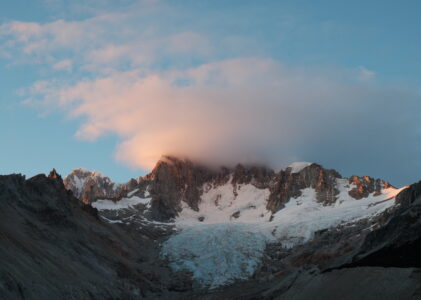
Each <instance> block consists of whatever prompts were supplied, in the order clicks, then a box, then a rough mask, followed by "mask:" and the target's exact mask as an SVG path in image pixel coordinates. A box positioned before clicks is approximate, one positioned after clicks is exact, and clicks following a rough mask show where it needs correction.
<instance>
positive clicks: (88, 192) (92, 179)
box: [64, 169, 138, 204]
mask: <svg viewBox="0 0 421 300" xmlns="http://www.w3.org/2000/svg"><path fill="white" fill-rule="evenodd" d="M64 185H65V186H66V188H67V189H68V190H71V191H72V192H73V194H74V195H75V196H76V197H77V198H79V199H80V200H81V201H82V202H83V203H85V204H89V203H92V202H94V201H96V200H98V199H110V200H116V201H117V200H119V199H121V198H122V197H124V196H126V195H127V192H128V191H131V190H133V189H135V188H137V186H138V181H136V180H135V179H132V180H130V181H129V182H128V183H126V184H119V183H115V182H112V181H111V179H110V178H109V177H107V176H105V175H103V174H101V173H100V172H97V171H89V170H85V169H76V170H73V171H72V172H71V173H70V174H69V175H67V176H66V177H65V178H64Z"/></svg>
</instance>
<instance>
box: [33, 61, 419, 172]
mask: <svg viewBox="0 0 421 300" xmlns="http://www.w3.org/2000/svg"><path fill="white" fill-rule="evenodd" d="M344 76H345V75H344ZM180 83H182V84H180ZM36 92H37V93H39V94H40V95H41V97H43V96H45V95H49V98H43V100H42V101H44V105H46V106H49V107H51V105H59V106H60V107H61V108H62V109H64V110H65V111H67V112H69V114H70V115H71V116H72V117H82V120H85V121H84V122H83V124H82V126H81V127H80V129H79V131H78V132H77V136H78V137H80V138H82V139H87V140H95V139H97V138H99V137H100V136H103V135H106V134H109V133H112V134H117V135H118V136H119V137H120V138H121V143H120V145H119V146H118V148H117V152H116V158H117V159H118V160H119V161H121V162H123V163H125V164H127V165H129V166H134V167H140V168H146V169H149V168H151V167H153V165H154V164H155V163H156V161H157V160H158V159H159V157H160V156H161V155H162V154H173V155H178V156H185V157H189V158H191V159H194V160H197V161H201V162H204V163H208V164H212V165H214V164H225V165H227V164H228V165H230V164H233V163H237V162H265V163H270V164H272V165H275V166H285V164H286V163H288V162H291V161H292V160H295V159H307V158H314V159H317V160H318V161H320V160H324V159H326V156H327V155H330V156H331V157H330V159H332V158H333V157H332V156H335V157H336V158H337V159H338V158H340V159H351V158H352V157H353V158H352V159H357V160H361V161H364V162H367V160H368V159H367V157H370V159H371V160H372V161H374V162H377V163H378V162H381V161H382V160H383V163H384V159H385V157H383V158H382V159H378V158H379V157H381V156H382V154H381V153H385V152H388V153H389V154H391V153H393V151H394V149H393V146H391V144H392V143H396V142H399V141H400V140H401V139H403V140H405V142H407V139H409V138H411V136H412V138H413V137H414V133H413V132H408V130H407V129H408V125H409V124H408V120H407V119H406V118H407V117H408V115H407V113H402V114H400V113H399V111H401V112H408V111H410V108H411V105H414V103H415V101H416V98H413V97H412V96H411V95H409V94H406V93H405V92H402V91H397V90H384V89H379V88H376V87H375V86H371V87H367V85H366V84H359V83H358V82H354V83H347V82H345V81H343V80H336V79H335V78H331V77H329V75H328V74H327V75H326V74H322V73H316V71H310V70H302V69H292V68H286V67H283V66H282V65H281V64H279V63H278V62H276V61H274V60H271V59H260V58H241V59H231V60H224V61H218V62H214V63H207V64H203V65H200V66H198V67H195V68H190V69H187V70H184V71H180V70H178V71H167V72H158V73H149V72H148V73H144V72H142V71H141V70H131V71H129V72H119V73H115V74H113V75H110V76H106V77H103V78H98V79H94V80H86V81H81V82H79V83H77V84H75V85H73V86H68V87H63V86H58V87H57V86H56V87H52V86H49V85H48V84H47V85H46V84H45V83H43V84H38V85H36ZM396 99H401V102H397V101H396ZM410 115H412V114H411V113H410ZM412 117H414V116H412ZM391 118H393V120H394V122H391ZM356 149H359V150H356Z"/></svg>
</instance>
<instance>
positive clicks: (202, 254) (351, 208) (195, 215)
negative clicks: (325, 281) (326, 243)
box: [162, 164, 401, 288]
mask: <svg viewBox="0 0 421 300" xmlns="http://www.w3.org/2000/svg"><path fill="white" fill-rule="evenodd" d="M304 167H305V165H304V164H300V165H299V166H294V168H295V169H293V170H297V169H298V168H304ZM354 187H355V186H353V185H349V183H348V181H347V180H346V179H338V180H337V188H338V190H339V192H340V193H339V195H338V199H337V201H336V203H335V204H333V205H331V206H329V205H323V204H322V203H319V202H317V200H316V192H315V190H314V189H312V188H307V189H304V190H302V195H301V196H300V197H297V198H291V199H290V200H289V202H288V203H286V205H285V207H284V208H283V209H281V210H279V211H278V212H277V213H275V214H273V215H272V213H271V212H270V211H268V210H267V209H266V203H267V200H268V197H269V190H267V189H258V188H256V187H255V186H253V185H251V184H249V185H237V186H236V188H235V187H234V185H233V184H231V183H227V184H225V185H222V186H217V187H213V186H210V185H205V186H204V187H203V190H204V193H203V195H202V197H201V202H200V203H199V211H194V210H192V209H190V208H189V207H188V206H187V204H184V206H183V210H182V211H181V212H180V214H179V216H178V217H177V218H176V220H175V224H176V226H177V227H178V228H179V229H180V233H179V234H177V235H174V236H172V237H170V238H169V239H168V240H167V241H166V242H165V243H164V244H163V248H162V254H163V255H164V256H166V257H167V258H168V259H169V261H170V263H171V266H172V267H173V268H174V269H175V270H188V271H190V272H192V274H193V277H194V278H195V279H196V280H197V281H198V282H200V283H201V284H203V285H204V286H208V287H210V288H215V287H217V286H219V285H224V284H228V283H230V282H231V281H233V280H234V279H245V278H248V277H250V276H251V275H252V274H253V273H254V272H255V271H256V270H257V268H258V266H259V263H260V260H261V256H262V253H263V251H264V249H265V247H266V244H267V243H272V242H275V241H277V242H281V244H282V245H283V246H284V247H286V248H291V247H294V246H297V245H299V244H301V243H304V242H306V241H308V240H310V239H311V238H312V237H313V236H314V234H315V232H316V231H319V230H323V229H327V228H331V227H334V226H337V225H339V224H345V223H350V222H354V221H357V220H358V219H361V218H370V217H372V216H375V215H377V214H379V213H380V212H382V211H384V210H386V209H387V208H389V207H391V206H393V205H394V203H395V199H394V197H395V196H396V194H397V193H398V192H399V191H400V190H401V189H394V188H388V189H385V190H383V191H382V194H381V195H378V196H374V195H373V194H371V195H369V197H367V198H363V199H360V200H356V199H354V198H352V197H351V196H349V194H348V192H349V191H350V190H351V189H352V188H354ZM271 216H272V218H271ZM271 219H272V220H271Z"/></svg>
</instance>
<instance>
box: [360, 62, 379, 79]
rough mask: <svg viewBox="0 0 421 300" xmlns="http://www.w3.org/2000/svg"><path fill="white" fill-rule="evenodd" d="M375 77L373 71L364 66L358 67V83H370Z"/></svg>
mask: <svg viewBox="0 0 421 300" xmlns="http://www.w3.org/2000/svg"><path fill="white" fill-rule="evenodd" d="M375 75H376V73H375V72H374V71H371V70H369V69H367V68H366V67H364V66H359V67H358V75H357V78H358V80H360V81H370V80H372V79H373V78H374V76H375Z"/></svg>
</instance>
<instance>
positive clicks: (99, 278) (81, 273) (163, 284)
mask: <svg viewBox="0 0 421 300" xmlns="http://www.w3.org/2000/svg"><path fill="white" fill-rule="evenodd" d="M0 207H1V209H0V295H1V296H0V298H1V299H171V298H174V299H179V297H178V296H177V293H175V292H174V293H173V292H171V291H170V289H172V288H171V287H174V286H176V287H178V289H183V286H184V287H185V286H186V284H187V285H188V282H187V283H184V282H183V281H184V279H183V277H182V274H178V275H177V274H175V275H174V274H171V271H170V270H169V268H168V267H165V266H162V265H161V264H160V260H159V249H158V248H157V246H156V242H155V241H153V240H152V239H150V238H147V237H146V236H145V234H146V233H151V232H153V230H154V229H153V228H143V229H141V230H138V231H136V232H132V231H130V230H129V229H128V228H126V229H124V228H123V227H118V226H113V225H112V224H107V223H106V222H104V221H102V220H101V219H100V217H99V216H98V211H97V210H96V209H94V208H92V207H91V206H90V205H85V204H84V203H82V202H81V201H79V200H78V199H76V198H75V197H74V196H73V195H72V193H71V192H69V191H68V190H66V189H65V187H64V185H63V182H62V180H61V177H60V176H59V175H58V174H57V173H56V172H55V171H52V172H51V173H50V176H49V177H46V176H45V175H37V176H35V177H32V178H30V179H28V180H26V179H25V178H24V177H23V176H21V175H7V176H0Z"/></svg>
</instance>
